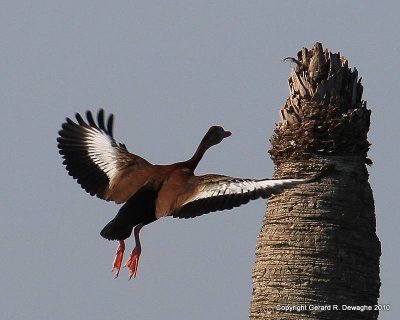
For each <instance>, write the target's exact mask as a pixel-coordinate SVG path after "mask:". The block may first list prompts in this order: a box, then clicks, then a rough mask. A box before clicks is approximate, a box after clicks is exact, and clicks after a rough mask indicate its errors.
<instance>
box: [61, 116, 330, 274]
mask: <svg viewBox="0 0 400 320" xmlns="http://www.w3.org/2000/svg"><path fill="white" fill-rule="evenodd" d="M86 118H87V122H85V120H83V118H82V117H81V115H80V114H76V119H77V123H75V122H74V121H72V120H71V119H69V118H67V119H66V122H65V123H63V124H62V130H60V131H59V135H60V136H59V137H58V139H57V141H58V148H59V149H60V151H59V152H60V154H61V155H62V156H63V158H64V159H65V160H64V162H63V164H64V165H65V166H66V169H67V170H68V172H69V175H71V176H72V177H73V178H75V179H77V181H78V183H79V184H80V185H81V187H82V188H83V189H85V190H86V191H87V192H88V193H90V195H92V196H94V195H96V196H97V197H99V198H100V199H104V200H106V201H114V202H116V203H125V204H124V205H123V206H122V207H121V209H120V210H119V211H118V214H117V215H116V216H115V218H114V219H113V220H111V221H110V222H109V223H108V224H107V225H106V226H105V227H104V228H103V230H102V231H101V232H100V234H101V235H102V236H103V237H104V238H106V239H108V240H118V241H119V244H118V247H117V252H116V255H115V259H114V261H113V268H112V270H113V271H114V270H115V271H116V275H115V276H116V277H118V274H119V271H120V268H121V262H122V258H123V254H124V250H125V243H124V240H125V239H127V238H129V237H130V236H131V234H132V230H133V229H134V235H135V240H136V246H135V248H134V249H133V251H132V253H131V255H130V257H129V259H128V261H127V262H126V264H125V266H126V267H127V268H128V269H129V279H130V278H132V277H135V276H136V272H137V268H138V262H139V257H140V253H141V244H140V238H139V232H140V230H141V229H142V227H143V226H145V225H146V224H149V223H151V222H153V221H155V220H157V219H159V218H161V217H165V216H173V217H177V218H193V217H196V216H200V215H202V214H205V213H209V212H213V211H217V210H225V209H232V208H233V207H238V206H240V205H242V204H245V203H247V202H249V201H250V200H254V199H257V198H264V199H265V198H267V197H268V196H270V195H273V194H278V193H281V192H282V191H284V190H286V189H289V188H292V187H294V186H296V185H299V184H303V183H310V182H314V181H317V180H319V179H321V178H322V177H323V176H325V175H327V174H328V172H329V171H331V169H332V166H329V168H327V169H325V170H323V171H322V172H321V173H320V174H317V175H316V176H314V177H311V178H309V179H283V180H271V179H262V180H253V179H240V178H233V177H228V176H222V175H215V174H207V175H203V176H195V175H194V170H195V169H196V167H197V165H198V163H199V161H200V160H201V158H202V157H203V155H204V153H205V152H206V151H207V150H208V149H209V148H210V147H211V146H213V145H216V144H218V143H220V142H221V141H222V140H223V139H224V138H226V137H229V136H230V135H231V133H230V132H229V131H225V130H224V129H223V128H222V127H220V126H212V127H211V128H210V129H209V130H208V131H207V133H206V134H205V136H204V137H203V139H202V140H201V142H200V144H199V146H198V148H197V150H196V152H195V153H194V155H193V156H192V157H191V158H190V159H189V160H187V161H183V162H178V163H174V164H170V165H153V164H151V163H150V162H148V161H146V160H145V159H143V158H141V157H139V156H137V155H135V154H132V153H129V152H128V150H127V148H126V147H125V145H124V144H121V143H117V142H116V141H115V140H114V137H113V132H112V130H113V115H112V114H111V115H110V116H109V117H108V120H107V123H105V119H104V111H103V110H100V111H99V113H98V116H97V123H96V121H95V120H94V118H93V116H92V113H91V112H90V111H87V112H86Z"/></svg>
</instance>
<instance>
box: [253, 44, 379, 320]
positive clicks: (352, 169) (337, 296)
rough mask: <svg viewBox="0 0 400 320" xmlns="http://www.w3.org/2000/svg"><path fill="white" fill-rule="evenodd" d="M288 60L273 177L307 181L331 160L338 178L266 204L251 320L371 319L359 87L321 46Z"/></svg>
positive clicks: (370, 230)
mask: <svg viewBox="0 0 400 320" xmlns="http://www.w3.org/2000/svg"><path fill="white" fill-rule="evenodd" d="M288 59H289V60H290V61H292V62H294V63H296V65H297V66H296V68H295V69H294V70H292V73H291V77H290V79H289V87H290V96H289V98H288V99H287V101H286V103H285V105H284V106H283V107H282V108H281V110H280V113H281V122H280V123H279V124H278V125H277V128H276V129H275V133H274V134H273V136H272V138H271V145H272V146H271V149H270V150H269V153H270V154H271V157H272V159H273V161H274V163H275V166H276V170H275V177H276V178H285V177H305V176H310V175H311V174H313V173H317V172H318V171H319V169H320V168H321V167H322V166H323V165H324V164H326V163H331V162H334V163H336V171H335V173H334V174H333V175H332V176H330V177H328V178H325V179H323V180H322V181H320V182H318V183H312V184H309V185H303V186H300V187H299V188H296V189H293V190H289V191H287V192H285V193H283V194H281V195H279V196H276V197H273V198H271V199H269V201H268V209H267V211H266V214H265V217H264V220H263V226H262V229H261V232H260V235H259V237H258V239H257V244H256V260H255V264H254V268H253V274H252V279H253V297H252V301H251V305H250V319H296V320H298V319H377V317H378V311H377V310H374V305H376V304H377V300H378V297H379V288H380V280H379V257H380V242H379V240H378V238H377V236H376V221H375V212H374V199H373V195H372V190H371V188H370V185H369V183H368V171H367V169H366V164H371V163H372V162H371V160H369V159H368V158H367V152H368V149H369V145H370V144H369V142H368V140H367V132H368V130H369V124H370V113H371V112H370V110H368V109H367V107H366V102H365V101H362V99H361V98H362V90H363V87H362V85H361V79H358V73H357V70H356V69H354V70H351V69H349V68H348V64H347V60H346V59H345V58H344V57H343V56H342V55H340V54H339V53H338V54H332V53H329V52H328V51H327V50H326V49H325V50H323V48H322V45H321V44H320V43H316V44H315V45H314V47H313V49H311V50H307V49H305V48H303V49H302V51H300V52H299V53H298V57H297V59H294V58H288ZM349 308H359V309H364V311H363V312H361V311H349V310H348V309H349ZM370 308H372V310H370Z"/></svg>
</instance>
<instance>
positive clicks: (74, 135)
mask: <svg viewBox="0 0 400 320" xmlns="http://www.w3.org/2000/svg"><path fill="white" fill-rule="evenodd" d="M75 117H76V121H77V122H74V121H73V120H71V119H70V118H67V119H66V122H64V123H63V124H62V126H61V128H62V129H61V130H60V131H59V137H58V138H57V142H58V148H59V153H60V154H61V155H62V157H63V158H64V161H63V164H64V165H65V166H66V169H67V171H68V173H69V175H71V176H72V177H73V178H74V179H77V182H78V183H79V184H80V185H81V187H82V188H83V189H84V190H86V191H87V192H88V193H89V194H91V195H96V196H97V197H99V198H101V199H105V200H115V199H114V198H113V195H111V196H107V198H106V195H107V192H108V191H109V186H110V185H111V184H112V183H113V182H114V179H115V178H116V177H117V176H118V175H119V174H120V173H121V171H123V170H124V169H127V168H130V170H131V171H132V169H140V168H143V167H145V166H150V165H151V164H150V163H149V162H148V161H146V160H145V159H143V158H141V157H139V156H137V155H135V154H132V153H129V152H128V150H127V149H126V147H125V145H124V144H121V143H117V142H116V141H115V139H114V136H113V119H114V117H113V115H112V114H111V115H110V116H109V117H108V119H107V122H105V119H104V118H105V116H104V110H103V109H101V110H100V111H99V112H98V114H97V123H96V121H95V118H94V117H93V115H92V113H91V112H90V111H87V112H86V119H87V122H86V121H85V120H84V119H83V117H82V116H81V115H80V114H79V113H77V114H76V115H75Z"/></svg>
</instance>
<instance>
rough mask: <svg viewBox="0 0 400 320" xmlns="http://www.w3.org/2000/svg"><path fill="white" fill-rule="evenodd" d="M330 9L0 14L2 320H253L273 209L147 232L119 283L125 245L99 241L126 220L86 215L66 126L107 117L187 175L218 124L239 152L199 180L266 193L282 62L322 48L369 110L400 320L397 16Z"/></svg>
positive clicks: (182, 6)
mask: <svg viewBox="0 0 400 320" xmlns="http://www.w3.org/2000/svg"><path fill="white" fill-rule="evenodd" d="M132 3H135V4H132ZM329 4H330V6H328V3H327V2H324V1H321V2H320V1H318V2H317V1H307V2H298V3H297V2H288V1H286V2H285V1H240V2H239V1H237V2H234V1H151V2H150V1H120V2H118V4H115V3H113V2H112V1H86V2H82V1H35V2H33V1H3V2H2V4H1V5H0V9H1V10H0V39H1V50H0V61H1V64H0V66H1V70H0V110H1V114H2V117H1V119H0V128H1V134H2V137H3V139H2V152H1V163H2V166H1V169H0V170H1V176H2V183H1V184H0V193H1V199H2V200H1V202H0V208H1V214H2V223H1V225H0V238H1V244H0V246H1V256H2V259H1V262H0V283H1V291H2V294H1V296H2V297H1V299H0V310H1V312H2V318H4V319H40V318H45V319H97V320H103V319H128V318H135V319H194V320H196V319H245V318H247V315H248V307H249V302H250V299H251V269H252V266H253V262H254V247H255V241H256V237H257V235H258V233H259V230H260V227H261V221H262V217H263V214H264V207H265V203H264V201H262V200H260V201H257V202H254V203H251V204H249V205H247V206H245V207H242V208H239V209H235V210H232V211H225V212H221V213H215V214H209V215H207V216H203V217H200V218H197V219H193V220H188V221H182V220H175V219H172V218H166V219H163V220H161V221H157V222H156V223H153V224H151V225H149V226H147V227H146V228H145V229H143V231H142V244H143V253H142V257H141V261H140V265H139V272H138V277H137V278H136V279H135V280H133V281H127V277H128V275H127V272H126V270H123V271H122V272H121V275H120V278H119V279H117V280H115V279H114V278H113V275H112V273H111V271H110V270H111V263H112V259H113V255H114V252H115V249H116V243H115V242H109V241H106V240H104V239H102V238H101V237H100V235H99V232H100V230H101V229H102V228H103V226H104V225H105V224H106V223H107V222H108V221H109V220H111V219H112V218H113V217H114V215H115V214H116V213H117V211H118V208H119V207H118V206H117V205H115V204H111V203H106V202H104V201H101V200H99V199H97V198H92V197H90V196H89V195H88V194H86V193H85V192H84V191H83V190H82V189H81V188H80V187H79V185H78V184H77V183H76V182H75V181H74V180H72V179H71V178H70V177H69V176H68V175H67V173H66V171H65V169H64V167H63V166H62V165H61V163H62V161H61V158H60V156H59V155H58V152H57V148H56V137H57V131H58V130H59V128H60V124H61V123H62V122H63V121H64V119H65V117H66V116H73V114H74V113H75V112H78V111H79V112H84V111H85V110H87V109H89V108H90V109H92V110H97V109H98V108H99V107H104V108H105V109H106V111H108V112H113V113H114V114H115V116H116V121H115V136H116V138H117V139H118V140H119V141H120V142H123V143H125V144H126V145H127V147H128V149H129V150H130V151H132V152H134V153H137V154H139V155H141V156H143V157H145V158H146V159H148V160H149V161H151V162H153V163H170V162H175V161H180V160H185V159H187V158H188V157H189V156H190V155H191V154H192V152H193V151H194V149H195V147H196V146H197V144H198V142H199V140H200V139H201V137H202V136H203V134H204V133H205V131H206V130H207V129H208V127H209V126H210V125H212V124H221V125H223V126H224V127H225V128H226V129H229V130H231V131H232V132H233V135H232V137H230V138H229V139H226V140H224V141H223V143H221V144H220V145H218V146H217V147H214V148H212V149H211V150H210V151H209V152H208V153H207V154H206V156H205V158H204V159H203V161H202V162H201V164H200V166H199V168H198V170H197V172H198V173H211V172H213V173H221V174H228V175H233V176H238V177H258V178H261V177H269V176H271V175H272V173H273V164H272V162H271V160H270V159H269V157H268V154H267V153H266V150H267V149H268V147H269V142H268V139H269V137H270V136H271V134H272V132H273V129H274V124H275V122H277V121H278V119H279V117H278V109H279V107H280V106H281V105H282V104H283V102H284V101H285V99H286V97H287V95H288V89H287V78H288V77H289V72H290V67H291V66H290V64H284V63H281V59H282V58H284V57H287V56H295V55H296V53H297V51H298V50H299V49H301V47H303V46H307V47H311V46H312V45H313V44H314V43H315V42H316V41H321V42H322V43H323V45H324V46H326V47H328V48H329V49H330V50H331V51H333V52H337V51H340V52H342V53H343V54H344V55H345V56H346V57H347V58H348V60H349V63H350V65H351V66H356V67H357V69H358V70H359V73H360V75H361V76H362V78H363V84H364V99H366V100H368V105H369V107H370V108H371V109H372V126H371V131H370V135H369V138H370V141H371V142H372V147H371V151H370V153H369V155H370V157H371V158H372V160H373V161H374V165H373V166H372V167H371V168H369V172H370V174H371V175H370V182H371V185H372V188H373V190H374V197H375V201H376V214H377V229H378V235H379V238H380V240H381V242H382V246H383V254H382V258H381V277H382V288H381V299H380V302H381V303H385V304H386V303H390V304H391V305H392V311H391V312H382V313H381V317H380V319H385V320H386V319H396V318H397V316H396V314H397V313H398V311H396V310H397V309H398V306H397V305H396V303H398V301H399V296H400V295H399V293H400V291H399V288H400V286H399V284H400V281H399V279H400V277H399V274H398V261H399V258H400V257H399V251H398V246H399V243H400V241H399V240H400V238H399V232H398V226H399V224H400V218H399V217H400V215H399V214H398V209H397V206H395V203H396V201H397V200H398V196H399V188H398V181H399V180H400V176H399V171H398V170H393V169H394V168H397V167H398V156H399V150H398V138H399V125H398V119H399V116H400V114H399V108H398V106H397V105H396V104H397V103H398V92H399V81H398V70H399V69H400V65H399V56H398V55H399V52H400V46H399V43H400V39H399V22H398V16H397V14H398V12H399V9H400V8H399V5H398V4H396V2H395V1H386V2H385V5H383V4H382V3H381V2H372V1H371V2H368V4H367V3H366V2H364V1H351V2H349V1H334V2H329ZM395 139H396V140H395ZM132 246H133V241H132V240H130V241H128V242H127V250H128V251H130V250H131V249H132Z"/></svg>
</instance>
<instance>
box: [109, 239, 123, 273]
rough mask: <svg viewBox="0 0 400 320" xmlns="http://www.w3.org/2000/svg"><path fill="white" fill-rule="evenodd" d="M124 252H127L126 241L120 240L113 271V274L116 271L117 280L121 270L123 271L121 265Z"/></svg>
mask: <svg viewBox="0 0 400 320" xmlns="http://www.w3.org/2000/svg"><path fill="white" fill-rule="evenodd" d="M124 251H125V242H124V240H120V241H119V243H118V247H117V252H116V253H115V258H114V262H113V267H112V270H111V271H112V272H113V271H114V270H116V272H115V278H117V277H118V275H119V270H120V269H121V264H122V258H123V257H124Z"/></svg>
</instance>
